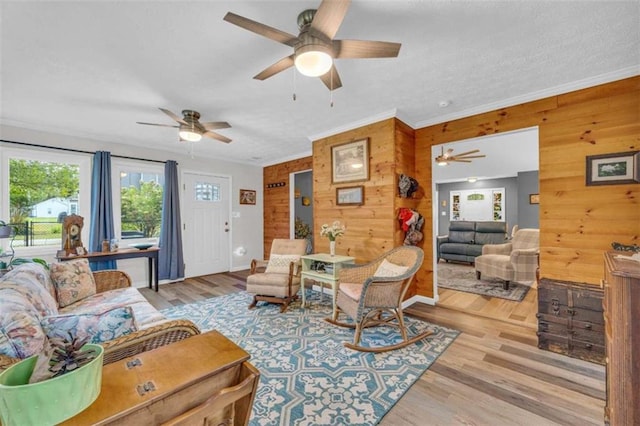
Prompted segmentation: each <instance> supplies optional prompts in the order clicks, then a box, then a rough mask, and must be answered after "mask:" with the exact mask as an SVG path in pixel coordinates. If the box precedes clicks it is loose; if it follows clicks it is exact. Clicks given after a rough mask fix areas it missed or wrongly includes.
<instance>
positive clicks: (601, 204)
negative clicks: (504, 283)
mask: <svg viewBox="0 0 640 426" xmlns="http://www.w3.org/2000/svg"><path fill="white" fill-rule="evenodd" d="M532 126H538V127H539V135H540V148H539V149H540V173H539V178H540V231H541V233H540V244H541V259H540V269H541V276H542V277H545V278H550V279H557V280H565V281H577V282H586V283H590V284H599V282H600V279H601V278H602V267H601V259H602V253H603V252H604V251H606V250H608V249H610V244H611V242H612V241H619V242H623V243H625V244H631V243H640V205H639V204H640V203H639V201H638V200H640V185H636V184H632V185H609V186H590V187H587V186H586V185H585V157H586V156H587V155H596V154H603V153H611V152H624V151H632V150H640V77H633V78H629V79H625V80H621V81H618V82H613V83H609V84H605V85H601V86H596V87H592V88H588V89H584V90H579V91H575V92H571V93H567V94H563V95H559V96H552V97H549V98H544V99H540V100H537V101H533V102H528V103H525V104H521V105H515V106H512V107H508V108H502V109H499V110H495V111H489V112H486V113H483V114H477V115H474V116H471V117H466V118H462V119H459V120H454V121H450V122H446V123H440V124H437V125H433V126H428V127H424V128H421V129H417V130H415V131H414V130H413V129H411V127H409V126H407V125H406V124H405V123H402V122H401V121H399V120H397V119H388V120H383V121H381V122H378V123H374V124H371V125H367V126H363V127H361V128H358V129H353V130H350V131H347V132H343V133H340V134H337V135H333V136H330V137H327V138H323V139H320V140H318V141H315V142H314V143H313V157H311V158H306V159H302V160H296V161H294V162H288V163H282V164H278V165H275V166H271V167H268V168H265V174H264V182H265V184H266V183H269V182H272V181H287V182H288V175H289V173H291V172H292V171H298V170H305V169H308V168H313V178H314V200H313V203H314V223H315V224H317V226H316V229H314V239H315V248H314V249H315V251H317V252H322V251H328V249H329V244H328V241H327V240H326V239H325V238H320V235H319V226H320V225H321V224H323V223H330V222H331V221H333V220H340V221H342V222H343V223H345V224H346V225H347V233H346V234H345V235H344V237H343V238H340V239H338V248H337V251H338V253H340V254H345V255H347V254H348V255H352V256H355V257H356V259H357V262H365V261H368V260H371V259H373V258H375V257H377V256H379V255H380V254H381V253H383V252H385V251H387V250H389V249H391V248H392V247H395V246H397V245H399V244H402V240H403V239H404V233H403V232H402V231H401V230H400V224H399V221H398V220H397V212H398V209H399V208H401V207H408V208H414V209H416V210H418V211H419V212H420V214H422V216H424V218H425V226H424V228H423V234H424V239H423V241H422V244H421V246H422V248H423V249H424V251H425V261H424V264H423V266H422V268H421V269H420V271H419V272H418V274H417V275H416V282H415V284H414V286H413V288H412V290H411V294H419V295H422V296H426V297H432V296H433V286H432V279H433V271H432V264H433V253H432V240H433V238H434V235H433V230H432V229H431V223H432V220H433V217H432V200H431V185H432V181H431V167H432V164H433V159H432V158H431V146H432V145H437V144H442V143H447V142H455V141H459V140H463V139H469V138H475V137H478V136H484V135H490V134H495V133H502V132H507V131H513V130H518V129H522V128H527V127H532ZM364 137H368V138H369V143H370V145H369V154H370V159H369V160H370V163H369V167H370V179H369V180H368V181H366V182H354V183H345V184H338V185H333V184H331V146H333V145H337V144H341V143H345V142H349V141H352V140H357V139H360V138H364ZM478 145H479V146H478V148H480V149H482V141H479V142H478ZM298 161H301V162H302V164H298V163H297V162H298ZM400 173H405V174H408V175H410V176H412V177H414V178H416V179H417V180H418V182H419V183H420V189H419V191H418V192H417V193H416V194H414V196H413V198H412V199H401V198H400V197H399V196H398V190H397V176H398V175H399V174H400ZM353 185H364V187H365V205H364V206H354V207H340V208H338V207H336V205H335V189H336V187H337V186H353ZM288 191H289V189H288V187H285V188H279V189H275V190H274V189H271V190H267V189H266V188H265V197H264V198H265V216H264V219H265V253H268V250H269V248H270V246H271V240H272V239H273V238H275V237H278V236H285V237H286V236H288V232H289V206H288Z"/></svg>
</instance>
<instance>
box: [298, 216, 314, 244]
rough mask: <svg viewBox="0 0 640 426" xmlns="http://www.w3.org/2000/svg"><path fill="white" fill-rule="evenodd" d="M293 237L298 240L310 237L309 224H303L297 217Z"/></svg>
mask: <svg viewBox="0 0 640 426" xmlns="http://www.w3.org/2000/svg"><path fill="white" fill-rule="evenodd" d="M295 235H296V238H298V239H305V238H309V237H310V236H311V228H310V227H309V224H308V223H305V222H304V221H303V220H302V219H300V218H299V217H296V222H295Z"/></svg>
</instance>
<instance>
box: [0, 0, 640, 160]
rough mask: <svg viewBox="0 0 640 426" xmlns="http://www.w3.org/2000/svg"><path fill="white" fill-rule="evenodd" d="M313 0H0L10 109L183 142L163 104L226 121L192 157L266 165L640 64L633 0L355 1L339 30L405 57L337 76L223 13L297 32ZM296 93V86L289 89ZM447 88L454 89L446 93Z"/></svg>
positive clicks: (1, 113) (355, 63) (102, 133)
mask: <svg viewBox="0 0 640 426" xmlns="http://www.w3.org/2000/svg"><path fill="white" fill-rule="evenodd" d="M318 4H319V0H316V1H306V0H305V1H175V2H169V1H161V2H160V1H117V2H116V1H100V2H97V1H91V2H88V1H87V2H81V1H76V2H60V1H55V2H54V1H2V2H1V3H0V12H1V15H0V16H1V18H0V19H1V30H0V31H1V34H0V35H1V57H0V59H1V63H0V65H1V72H2V73H1V86H0V90H1V93H0V95H1V105H0V106H1V110H0V122H1V123H2V124H7V125H14V126H18V127H24V128H31V129H38V130H46V131H52V132H55V133H62V134H70V135H76V136H82V137H89V138H92V139H98V140H105V141H110V142H116V143H122V144H134V145H139V146H144V147H149V148H157V149H162V150H167V151H173V152H183V151H184V150H185V146H184V144H180V143H179V142H178V138H177V132H176V131H175V130H174V129H170V128H162V127H151V126H141V125H138V124H136V121H144V122H154V123H166V124H172V122H171V120H170V119H169V117H167V116H166V115H164V114H163V113H162V112H160V111H159V110H158V109H157V108H158V107H163V108H167V109H169V110H172V111H174V112H176V113H178V114H179V113H180V111H181V110H182V109H195V110H197V111H199V112H200V113H201V114H202V119H203V120H204V121H221V120H224V121H228V122H229V123H230V124H231V125H232V126H233V127H232V128H231V129H228V130H221V131H220V133H221V134H224V135H225V136H228V137H230V138H232V139H233V142H232V143H231V144H228V145H226V144H223V143H220V142H216V141H214V140H210V139H203V140H202V141H201V142H199V143H197V144H196V145H195V146H194V148H193V150H194V155H195V156H198V157H211V158H218V159H226V160H230V161H237V162H243V163H249V164H256V165H265V164H273V163H278V162H280V161H283V160H287V159H290V158H296V157H300V156H303V155H308V154H309V153H310V152H311V142H310V140H311V139H314V138H317V137H320V136H324V135H327V134H331V133H335V132H336V131H340V130H344V129H347V128H349V127H352V126H354V125H358V124H364V123H367V122H371V121H375V120H378V119H380V118H385V117H389V116H394V115H395V116H397V117H399V118H400V119H402V120H404V121H406V122H407V123H408V124H410V125H412V126H414V127H420V126H424V125H426V124H431V123H437V122H441V121H443V120H447V119H452V118H457V117H461V116H465V115H469V114H471V113H476V112H481V111H486V110H489V109H494V108H496V107H501V106H506V105H511V104H514V103H520V102H523V101H527V100H531V99H536V98H539V97H541V96H548V95H551V94H555V93H559V92H564V91H567V90H573V89H576V88H580V87H585V86H590V85H593V84H597V83H602V82H606V81H611V80H615V79H618V78H624V77H628V76H631V75H636V74H640V30H639V25H638V23H639V22H640V3H639V2H638V1H628V2H620V1H616V2H613V1H573V2H551V1H548V2H529V1H517V2H506V1H498V2H488V1H466V2H461V1H418V0H407V1H400V0H398V1H391V0H387V1H384V0H381V1H357V0H355V1H353V2H352V4H351V7H350V8H349V11H348V12H347V16H346V17H345V19H344V21H343V23H342V26H341V27H340V29H339V31H338V33H337V35H336V38H338V39H348V38H351V39H364V40H384V41H394V42H400V43H402V48H401V50H400V55H399V57H398V58H395V59H363V60H338V61H337V67H338V70H339V72H340V75H341V78H342V83H343V87H342V88H341V89H338V90H336V91H334V92H333V103H334V106H333V107H331V106H330V101H331V99H330V92H329V91H328V90H327V89H326V87H325V86H324V85H323V84H322V83H321V81H320V80H319V79H317V78H308V77H303V76H301V75H299V74H298V75H296V76H295V78H294V71H293V70H291V69H290V70H288V71H285V72H282V73H280V74H278V75H276V76H274V77H272V78H270V79H268V80H265V81H258V80H254V79H252V77H253V76H254V75H255V74H257V73H258V72H259V71H261V70H262V69H264V68H265V67H266V66H268V65H271V64H272V63H274V62H276V61H277V60H279V59H280V58H282V57H284V56H287V55H289V54H290V53H291V50H290V48H288V47H286V46H284V45H280V44H278V43H276V42H274V41H271V40H267V39H264V38H262V37H260V36H257V35H255V34H253V33H250V32H248V31H245V30H243V29H241V28H238V27H236V26H234V25H232V24H229V23H227V22H225V21H223V20H222V18H223V16H224V15H225V14H226V13H227V12H228V11H232V12H234V13H236V14H239V15H243V16H246V17H248V18H251V19H253V20H256V21H260V22H263V23H265V24H267V25H269V26H272V27H276V28H278V29H281V30H283V31H287V32H289V33H293V34H297V32H298V31H297V26H296V17H297V15H298V13H300V12H301V11H302V10H304V9H307V8H315V7H317V6H318ZM294 92H295V93H296V95H297V100H296V101H293V99H292V94H293V93H294ZM440 101H449V102H450V103H451V104H450V105H449V106H448V107H447V108H440V107H439V105H438V104H439V102H440Z"/></svg>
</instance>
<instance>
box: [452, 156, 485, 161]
mask: <svg viewBox="0 0 640 426" xmlns="http://www.w3.org/2000/svg"><path fill="white" fill-rule="evenodd" d="M484 157H486V155H463V156H460V155H456V156H454V157H452V158H461V159H465V160H466V159H468V158H484Z"/></svg>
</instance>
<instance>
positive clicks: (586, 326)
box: [537, 278, 605, 364]
mask: <svg viewBox="0 0 640 426" xmlns="http://www.w3.org/2000/svg"><path fill="white" fill-rule="evenodd" d="M602 299H603V291H602V289H601V288H599V287H597V286H593V285H589V284H582V283H575V282H569V281H558V280H549V279H546V278H543V279H541V280H540V283H539V285H538V315H537V317H538V333H537V335H538V347H539V348H540V349H546V350H549V351H552V352H558V353H561V354H565V355H569V356H571V357H574V358H580V359H584V360H587V361H591V362H597V363H600V364H604V357H605V339H604V316H603V313H602Z"/></svg>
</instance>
